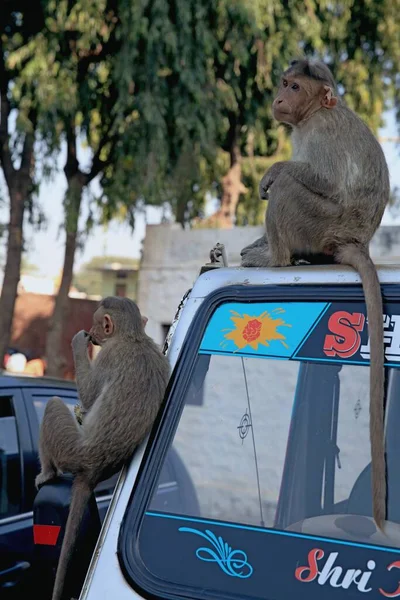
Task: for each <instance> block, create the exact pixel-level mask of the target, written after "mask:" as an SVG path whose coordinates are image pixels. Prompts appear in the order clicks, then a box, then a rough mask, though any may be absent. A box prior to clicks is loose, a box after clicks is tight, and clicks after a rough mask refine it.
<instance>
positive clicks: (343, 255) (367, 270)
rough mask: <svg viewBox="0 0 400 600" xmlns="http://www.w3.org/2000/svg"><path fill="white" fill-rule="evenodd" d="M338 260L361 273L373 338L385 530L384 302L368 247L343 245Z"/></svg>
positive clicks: (376, 503)
mask: <svg viewBox="0 0 400 600" xmlns="http://www.w3.org/2000/svg"><path fill="white" fill-rule="evenodd" d="M336 258H337V260H338V262H340V263H343V264H347V265H350V266H351V267H353V268H354V269H356V271H358V273H359V274H360V277H361V281H362V285H363V288H364V296H365V304H366V306H367V316H368V331H369V340H370V439H371V465H372V510H373V516H374V519H375V523H376V525H377V526H378V528H379V529H380V530H381V531H383V523H384V520H385V518H386V464H385V446H384V415H383V407H384V394H385V387H384V384H385V369H384V330H383V302H382V293H381V287H380V283H379V279H378V274H377V272H376V268H375V265H374V263H373V262H372V260H371V257H370V255H369V253H368V249H366V248H363V247H361V246H359V245H357V244H349V245H347V246H343V247H342V248H341V249H340V250H338V253H337V254H336Z"/></svg>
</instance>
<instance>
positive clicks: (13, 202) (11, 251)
mask: <svg viewBox="0 0 400 600" xmlns="http://www.w3.org/2000/svg"><path fill="white" fill-rule="evenodd" d="M17 177H18V175H17ZM20 177H22V176H20ZM28 187H29V183H27V182H21V181H19V182H15V184H14V185H13V186H12V187H11V188H10V190H9V194H10V221H9V224H8V244H7V258H6V265H5V269H4V280H3V288H2V290H1V297H0V360H1V366H2V365H3V359H4V354H5V353H6V350H7V347H8V345H9V342H10V337H11V327H12V320H13V316H14V305H15V299H16V297H17V290H18V283H19V278H20V269H21V254H22V240H23V223H24V207H25V198H26V195H27V193H28Z"/></svg>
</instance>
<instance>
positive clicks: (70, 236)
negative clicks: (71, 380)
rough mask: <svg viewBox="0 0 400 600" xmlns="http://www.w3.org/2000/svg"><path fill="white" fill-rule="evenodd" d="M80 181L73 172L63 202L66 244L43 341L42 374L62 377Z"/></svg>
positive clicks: (77, 174)
mask: <svg viewBox="0 0 400 600" xmlns="http://www.w3.org/2000/svg"><path fill="white" fill-rule="evenodd" d="M83 187H84V180H83V177H82V174H81V173H79V172H78V173H76V174H75V175H73V176H72V177H71V178H70V179H69V181H68V190H67V202H66V242H65V254H64V266H63V272H62V277H61V284H60V288H59V290H58V294H57V297H56V301H55V305H54V311H53V315H52V318H51V320H50V325H49V331H48V334H47V340H46V360H47V368H46V375H49V376H51V377H62V376H63V374H64V373H63V372H64V368H65V364H66V363H65V358H64V357H63V356H62V355H61V347H62V338H63V328H64V323H65V321H66V320H67V318H68V309H69V296H68V294H69V290H70V287H71V283H72V276H73V269H74V260H75V250H76V238H77V235H78V221H79V214H80V208H81V201H82V192H83Z"/></svg>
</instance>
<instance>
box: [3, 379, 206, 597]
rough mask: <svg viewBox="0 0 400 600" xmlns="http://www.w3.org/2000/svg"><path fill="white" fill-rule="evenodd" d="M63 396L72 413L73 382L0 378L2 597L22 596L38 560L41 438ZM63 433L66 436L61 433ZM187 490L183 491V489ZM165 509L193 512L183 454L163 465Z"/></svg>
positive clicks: (107, 491)
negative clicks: (52, 405)
mask: <svg viewBox="0 0 400 600" xmlns="http://www.w3.org/2000/svg"><path fill="white" fill-rule="evenodd" d="M53 396H59V397H60V398H61V399H62V400H63V401H64V402H65V403H66V405H67V406H68V408H69V409H70V410H71V411H72V412H73V411H74V406H75V405H76V403H77V402H78V392H77V389H76V385H75V383H74V382H72V381H65V380H60V379H53V378H47V377H27V376H23V375H18V376H15V375H10V374H5V373H1V374H0V596H1V598H2V600H11V599H14V598H20V597H22V596H21V594H22V593H23V591H24V586H26V585H27V582H29V578H30V575H31V571H32V567H31V565H32V562H33V560H32V559H33V552H34V543H33V533H32V531H33V529H32V528H33V512H32V506H33V501H34V498H35V495H36V488H35V485H34V481H35V477H36V475H37V473H38V471H39V460H38V437H39V427H40V423H41V421H42V418H43V415H44V410H45V407H46V404H47V402H48V401H49V399H50V398H52V397H53ZM60 435H61V432H60ZM117 479H118V474H116V475H114V476H113V477H111V478H110V479H107V480H106V481H103V482H101V483H100V484H99V485H98V486H97V488H96V490H95V495H96V500H97V506H98V509H99V514H100V519H101V521H103V519H104V516H105V514H106V511H107V508H108V505H109V502H110V499H111V496H112V493H113V490H114V486H115V483H116V481H117ZM180 486H182V487H183V488H184V490H185V493H184V494H180V493H179V487H180ZM157 503H158V505H159V508H160V510H161V509H162V508H163V507H164V509H166V508H168V507H169V508H170V509H171V508H173V507H175V509H176V510H182V509H184V508H185V506H186V505H187V507H188V508H189V509H190V510H193V508H194V507H196V506H197V497H196V494H195V491H194V488H193V485H192V483H191V481H190V479H189V477H188V474H187V472H186V469H185V467H184V465H183V463H182V460H181V459H180V457H179V455H178V453H175V454H174V455H173V457H172V460H168V461H167V463H166V464H165V465H164V468H163V474H162V485H161V486H160V488H159V493H158V495H157Z"/></svg>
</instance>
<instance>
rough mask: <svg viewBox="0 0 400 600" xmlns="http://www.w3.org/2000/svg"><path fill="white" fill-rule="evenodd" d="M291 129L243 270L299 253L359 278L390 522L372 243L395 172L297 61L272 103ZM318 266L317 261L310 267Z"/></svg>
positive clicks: (377, 498) (327, 87) (320, 79)
mask: <svg viewBox="0 0 400 600" xmlns="http://www.w3.org/2000/svg"><path fill="white" fill-rule="evenodd" d="M272 112H273V116H274V118H275V119H276V120H278V121H280V122H282V123H284V124H285V125H288V126H289V127H290V128H291V130H292V133H291V136H292V150H293V154H292V158H291V160H290V161H281V162H276V163H275V164H273V165H272V166H271V167H270V169H269V170H267V171H266V173H265V174H264V176H263V177H262V179H261V182H260V185H259V193H260V197H261V199H268V207H267V211H266V212H267V214H266V231H265V234H264V235H263V236H262V237H261V238H259V239H258V240H256V241H255V242H253V244H250V245H249V246H247V247H246V248H244V249H243V250H242V251H241V256H242V261H241V265H242V266H243V267H284V266H289V265H291V264H292V262H293V258H294V257H295V256H303V257H304V256H310V257H311V259H312V257H313V256H315V255H319V256H324V255H325V256H326V257H327V262H329V261H330V260H331V259H333V261H334V262H335V263H339V264H346V265H349V266H351V267H353V268H354V269H355V270H356V271H357V272H358V273H359V275H360V277H361V282H362V285H363V289H364V296H365V303H366V307H367V318H368V329H369V337H370V349H371V359H370V443H371V463H372V506H373V517H374V520H375V523H376V525H377V527H378V528H379V529H380V530H381V531H383V522H384V521H385V519H386V465H385V448H384V418H383V414H384V378H385V374H384V337H383V336H384V331H383V302H382V294H381V288H380V284H379V279H378V275H377V272H376V269H375V266H374V263H373V262H372V260H371V258H370V254H369V243H370V240H371V238H372V236H373V235H374V233H375V231H376V230H377V228H378V227H379V225H380V222H381V220H382V217H383V213H384V210H385V207H386V205H387V204H388V201H389V194H390V183H389V170H388V166H387V163H386V159H385V156H384V153H383V151H382V148H381V146H380V144H379V143H378V141H377V140H376V138H375V137H374V135H373V134H372V132H371V131H370V130H369V128H368V127H367V125H366V124H365V123H364V122H363V121H362V120H361V119H360V118H359V117H358V115H356V114H355V113H354V112H353V111H352V110H350V109H349V108H348V107H347V106H346V105H345V102H344V101H343V99H342V98H340V97H339V96H338V93H337V86H336V83H335V80H334V78H333V75H332V73H331V71H330V69H329V68H328V67H327V66H326V65H325V64H324V63H323V62H320V61H312V60H310V59H308V58H303V59H300V60H293V61H292V62H291V63H290V65H289V67H288V69H286V70H285V72H284V73H283V75H282V77H281V81H280V85H279V89H278V93H277V96H276V98H275V100H274V101H273V104H272ZM311 262H313V261H312V260H311Z"/></svg>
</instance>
